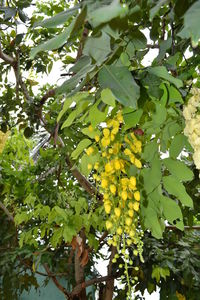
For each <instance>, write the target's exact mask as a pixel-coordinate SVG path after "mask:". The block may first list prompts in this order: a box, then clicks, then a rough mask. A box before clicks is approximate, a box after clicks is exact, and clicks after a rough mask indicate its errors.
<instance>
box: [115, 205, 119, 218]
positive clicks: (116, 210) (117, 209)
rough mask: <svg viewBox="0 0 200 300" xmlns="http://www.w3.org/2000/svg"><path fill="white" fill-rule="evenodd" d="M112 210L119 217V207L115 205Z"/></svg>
mask: <svg viewBox="0 0 200 300" xmlns="http://www.w3.org/2000/svg"><path fill="white" fill-rule="evenodd" d="M114 212H115V215H116V217H117V218H119V217H120V215H121V209H120V208H119V207H115V209H114Z"/></svg>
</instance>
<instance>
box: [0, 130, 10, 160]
mask: <svg viewBox="0 0 200 300" xmlns="http://www.w3.org/2000/svg"><path fill="white" fill-rule="evenodd" d="M8 136H9V131H7V132H6V133H4V132H2V131H0V154H1V153H2V152H3V149H4V147H5V143H6V141H7V138H8Z"/></svg>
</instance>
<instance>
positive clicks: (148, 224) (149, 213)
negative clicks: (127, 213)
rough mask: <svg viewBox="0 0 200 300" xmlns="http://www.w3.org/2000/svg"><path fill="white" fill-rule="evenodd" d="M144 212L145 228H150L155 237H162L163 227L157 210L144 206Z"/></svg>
mask: <svg viewBox="0 0 200 300" xmlns="http://www.w3.org/2000/svg"><path fill="white" fill-rule="evenodd" d="M142 214H143V219H144V226H145V228H146V229H150V230H151V233H152V235H153V236H154V237H155V238H157V239H161V238H162V234H163V228H162V226H161V224H160V222H159V220H158V216H157V213H156V211H155V210H154V209H153V208H152V207H147V208H146V207H142Z"/></svg>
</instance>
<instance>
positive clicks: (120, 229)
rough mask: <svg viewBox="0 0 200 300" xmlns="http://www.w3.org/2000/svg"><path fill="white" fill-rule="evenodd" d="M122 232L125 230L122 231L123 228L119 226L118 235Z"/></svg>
mask: <svg viewBox="0 0 200 300" xmlns="http://www.w3.org/2000/svg"><path fill="white" fill-rule="evenodd" d="M122 232H123V231H122V228H121V227H118V228H117V234H118V235H122Z"/></svg>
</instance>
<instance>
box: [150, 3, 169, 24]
mask: <svg viewBox="0 0 200 300" xmlns="http://www.w3.org/2000/svg"><path fill="white" fill-rule="evenodd" d="M165 2H167V0H159V1H156V2H155V3H156V5H155V6H154V7H153V8H151V9H150V21H152V20H153V18H154V16H155V15H156V14H157V12H158V11H159V10H160V8H161V6H162V5H163V4H165Z"/></svg>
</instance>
